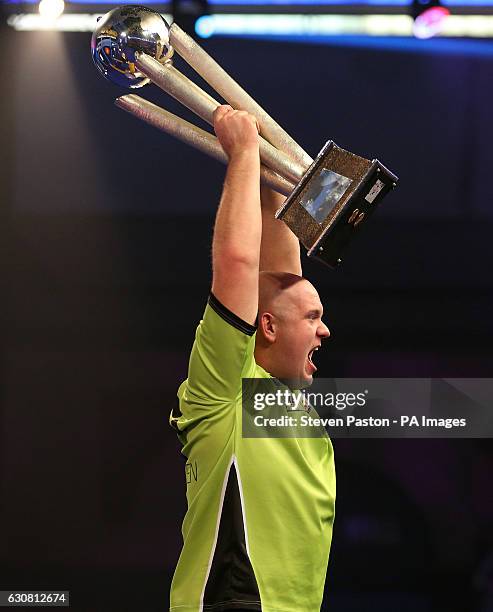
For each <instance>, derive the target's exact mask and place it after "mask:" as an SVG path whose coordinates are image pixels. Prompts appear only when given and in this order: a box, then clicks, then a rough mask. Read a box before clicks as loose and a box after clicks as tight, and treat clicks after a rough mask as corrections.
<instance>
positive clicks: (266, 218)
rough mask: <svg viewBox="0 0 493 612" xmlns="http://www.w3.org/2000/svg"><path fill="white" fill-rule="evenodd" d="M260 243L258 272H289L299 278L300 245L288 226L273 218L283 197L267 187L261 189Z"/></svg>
mask: <svg viewBox="0 0 493 612" xmlns="http://www.w3.org/2000/svg"><path fill="white" fill-rule="evenodd" d="M261 197H262V241H261V248H260V270H268V271H271V272H291V273H292V274H299V275H300V276H301V274H302V269H301V259H300V243H299V241H298V238H296V236H295V235H294V234H293V232H292V231H291V230H290V229H289V228H288V226H287V225H286V224H285V223H284V221H281V220H279V219H276V218H275V217H274V215H275V213H276V211H277V210H278V209H279V208H280V207H281V205H282V203H283V202H284V199H285V198H284V196H282V195H280V194H278V193H276V192H275V191H272V189H269V188H268V187H262V188H261Z"/></svg>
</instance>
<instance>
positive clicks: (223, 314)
mask: <svg viewBox="0 0 493 612" xmlns="http://www.w3.org/2000/svg"><path fill="white" fill-rule="evenodd" d="M255 332H256V327H255V326H253V325H250V324H248V323H246V322H245V321H243V320H242V319H240V318H239V317H238V316H237V315H235V314H234V313H233V312H231V311H230V310H228V309H227V308H226V307H225V306H223V305H222V304H221V302H219V300H217V299H216V297H215V296H214V295H213V294H212V293H211V294H210V296H209V300H208V303H207V306H206V308H205V312H204V317H203V319H202V321H201V322H200V324H199V326H198V327H197V332H196V335H195V342H194V344H193V347H192V352H191V354H190V362H189V366H188V380H187V395H189V397H190V399H192V397H195V398H196V399H199V400H200V399H202V400H203V399H206V400H208V401H212V402H219V403H224V402H229V401H231V400H234V399H236V397H237V396H238V394H239V393H241V378H242V373H243V372H244V370H245V367H248V368H249V366H250V365H251V363H253V362H254V350H255Z"/></svg>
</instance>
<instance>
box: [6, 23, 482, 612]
mask: <svg viewBox="0 0 493 612" xmlns="http://www.w3.org/2000/svg"><path fill="white" fill-rule="evenodd" d="M0 42H1V44H2V58H3V59H2V65H1V69H2V75H1V83H2V95H1V96H0V111H1V122H0V130H1V138H2V147H1V151H0V155H1V160H0V161H1V164H0V189H1V194H0V196H1V199H0V203H1V215H2V219H1V224H0V225H1V229H0V232H1V234H0V239H1V240H0V244H1V245H2V247H1V252H2V257H1V258H0V259H1V262H2V263H1V266H2V271H3V272H4V279H5V282H4V283H3V287H4V290H3V292H2V294H3V298H2V305H1V310H2V330H1V332H2V333H1V337H2V340H3V342H2V345H3V346H2V370H1V374H2V391H3V393H2V406H1V413H0V462H1V463H0V470H1V471H0V475H1V479H0V494H1V499H2V505H1V509H0V517H1V525H2V530H1V542H2V546H1V547H0V562H1V571H0V588H2V589H7V588H13V587H16V586H24V587H29V588H34V587H45V588H62V587H63V588H71V590H72V598H73V607H74V609H80V610H165V609H166V604H167V593H168V586H169V578H170V575H171V573H172V570H173V567H174V564H175V562H176V558H177V555H178V553H179V549H180V529H179V526H180V521H181V519H182V516H183V512H184V508H185V502H184V484H185V482H184V475H183V468H184V460H183V459H182V458H181V457H180V455H179V446H178V441H177V440H176V439H175V436H174V433H173V432H172V431H171V429H169V428H168V426H167V416H168V412H169V409H170V406H171V403H172V400H173V397H174V394H175V391H176V387H177V385H178V383H179V382H180V381H181V380H182V379H183V378H184V377H185V375H186V366H187V359H188V352H189V349H190V346H191V342H192V340H193V335H194V330H195V326H196V324H197V322H198V320H199V318H200V316H201V313H202V311H203V308H204V304H205V300H206V297H207V293H208V289H209V284H210V243H211V227H212V222H213V216H214V211H215V208H216V206H217V202H218V199H219V197H220V192H221V183H222V180H223V176H224V168H223V167H221V166H220V165H219V164H218V163H217V162H215V161H212V160H209V159H207V158H205V157H204V156H202V155H200V154H198V153H196V152H195V151H193V150H191V149H189V148H187V147H186V146H185V145H182V144H180V143H177V142H174V141H172V140H171V138H170V137H168V136H166V135H164V134H161V133H158V132H157V131H153V130H152V129H151V128H150V127H147V126H144V125H141V124H140V123H139V122H138V121H137V120H136V119H134V118H133V117H130V116H129V115H126V114H125V113H123V112H122V111H120V110H118V109H116V108H115V107H114V106H113V99H114V98H115V97H116V96H117V95H119V94H120V93H124V92H123V91H121V92H120V91H119V90H117V89H116V88H115V87H114V86H112V85H111V84H109V83H107V82H105V81H103V80H102V79H101V78H100V77H99V75H98V74H97V72H96V70H95V69H94V67H93V66H92V63H91V59H90V55H89V36H88V35H87V34H61V33H53V32H47V33H40V32H37V33H35V32H32V33H19V32H14V31H12V30H10V29H8V28H6V26H4V25H2V26H1V30H0ZM435 43H436V44H435ZM203 44H204V46H205V47H206V49H207V50H208V51H209V52H210V53H211V54H212V55H213V56H214V57H216V58H217V59H218V60H219V61H220V63H221V64H222V65H223V66H224V67H225V68H226V69H228V70H229V71H230V73H231V74H232V75H233V76H235V77H236V78H237V79H238V80H239V81H240V82H241V84H242V85H244V86H245V88H246V89H247V90H248V91H249V92H250V93H251V94H252V95H253V96H254V97H255V98H256V99H257V100H258V101H259V102H260V103H261V104H262V105H263V106H264V107H265V108H266V109H268V110H269V111H270V112H271V113H272V115H273V116H274V117H275V118H276V119H277V120H278V121H279V123H281V125H283V126H284V127H285V128H286V129H287V130H288V131H289V132H290V133H291V134H292V135H293V136H294V137H295V138H296V140H298V141H299V142H300V144H302V146H303V147H305V148H306V150H308V151H309V152H310V153H311V154H312V155H315V154H316V153H317V152H318V150H319V149H320V148H321V147H322V145H323V144H324V142H325V141H326V140H327V139H328V138H331V139H333V140H335V141H336V142H337V143H338V144H339V145H340V146H343V147H345V148H348V149H349V150H351V151H354V152H356V153H358V154H361V155H364V156H367V157H370V158H372V157H378V158H379V159H380V160H381V161H383V162H384V163H385V164H387V165H388V166H389V167H390V168H391V169H392V170H393V171H394V172H395V173H396V174H398V175H399V177H400V184H399V188H398V189H397V190H396V191H395V192H394V193H393V194H392V195H390V196H389V197H388V199H387V200H385V201H384V203H383V205H382V207H381V209H380V210H379V212H378V214H377V215H375V216H374V217H373V219H372V222H371V224H370V225H369V227H367V228H365V231H364V232H362V233H361V236H359V237H358V240H357V241H355V242H354V244H353V245H352V246H351V249H350V251H348V253H347V255H346V257H345V261H344V265H343V267H342V268H341V269H339V270H337V271H335V272H332V271H330V270H326V269H324V268H320V267H317V266H314V265H312V264H311V263H310V262H308V263H307V265H306V273H307V275H308V277H309V278H310V279H311V280H313V282H314V283H315V284H316V286H317V287H318V289H319V291H320V294H321V297H322V301H323V302H324V305H325V309H326V313H327V314H326V320H327V324H328V325H329V327H330V328H331V330H332V339H331V341H330V342H329V343H328V344H327V345H326V347H325V348H324V350H323V351H322V352H320V353H319V355H320V356H319V359H318V361H319V371H320V372H321V374H322V375H324V376H339V377H341V376H365V377H367V376H389V377H390V376H413V377H415V376H458V377H467V376H474V377H479V376H486V377H490V376H491V375H492V366H493V357H492V355H491V345H492V339H493V323H492V320H493V318H492V303H493V302H492V280H491V277H492V274H491V269H492V263H493V255H492V247H491V245H492V235H493V188H492V181H491V173H492V168H493V153H492V147H491V145H490V143H491V140H492V137H493V128H492V121H491V107H492V93H493V92H492V87H493V86H492V82H493V81H492V76H493V57H492V56H491V55H490V54H489V53H485V51H484V49H485V43H482V45H477V46H475V45H474V44H473V43H472V42H470V44H469V45H468V47H467V48H466V49H465V48H464V47H462V48H460V47H459V48H456V47H452V49H450V47H446V46H444V45H442V42H440V41H432V43H431V44H428V45H427V46H426V47H425V50H422V49H420V48H419V47H417V46H416V43H413V44H412V45H409V46H408V48H407V49H406V48H404V47H403V48H392V47H389V48H386V49H379V48H377V47H372V48H365V47H364V46H361V45H358V46H350V45H349V46H343V45H338V44H333V45H332V44H325V43H323V42H322V41H319V42H318V43H317V44H306V43H294V42H289V41H284V42H275V41H268V40H265V41H260V40H257V41H255V40H219V39H217V40H216V39H211V40H208V41H205V42H204V43H203ZM435 51H437V52H436V53H435ZM179 65H180V67H181V66H182V63H181V62H180V63H179ZM141 94H142V95H143V96H144V97H147V98H149V99H152V100H154V101H157V102H158V103H159V104H161V105H162V106H166V108H168V109H170V110H172V111H174V112H177V113H180V114H182V115H183V116H185V117H188V118H190V115H189V114H188V113H187V112H184V111H182V110H181V109H180V108H179V107H178V106H177V105H176V104H175V103H174V102H173V101H171V100H170V99H168V97H167V96H166V94H164V93H162V92H160V91H159V90H156V89H155V88H154V87H148V88H145V89H144V90H142V92H141ZM334 445H335V449H336V454H337V460H338V463H337V469H338V482H339V489H338V509H337V519H336V525H335V536H334V545H333V551H332V555H331V561H330V567H329V578H328V582H327V603H326V605H325V607H324V610H330V612H341V611H344V612H349V611H353V610H355V611H356V610H357V611H358V612H365V611H367V610H379V612H386V611H391V612H395V611H396V610H401V611H407V610H409V611H412V612H424V611H433V612H438V611H440V612H442V611H443V612H473V611H476V610H483V611H484V610H486V607H484V606H485V605H486V604H485V603H484V601H485V600H484V598H483V595H484V591H481V585H482V584H483V583H482V582H481V579H480V577H479V578H478V576H480V574H481V570H480V569H479V568H480V566H481V563H484V560H485V559H486V558H487V556H488V554H489V555H491V554H492V552H491V551H492V546H493V542H492V539H493V538H492V533H493V520H492V519H493V499H492V493H491V490H492V487H491V475H492V470H493V460H492V454H491V441H490V440H484V441H477V440H476V441H469V440H436V441H434V440H402V441H400V440H385V441H384V440H355V441H342V440H341V441H337V440H336V441H335V443H334ZM277 511H280V509H278V510H277ZM280 571H281V570H280ZM490 588H491V583H490ZM96 595H98V596H99V597H100V598H102V603H101V604H95V603H94V602H93V598H94V597H95V596H96ZM482 598H483V599H482ZM488 609H489V608H488ZM300 612H302V611H300Z"/></svg>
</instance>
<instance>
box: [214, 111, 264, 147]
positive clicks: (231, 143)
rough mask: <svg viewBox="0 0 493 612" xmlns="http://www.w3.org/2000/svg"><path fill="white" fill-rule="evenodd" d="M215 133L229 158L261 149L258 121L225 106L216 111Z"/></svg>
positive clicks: (247, 114) (242, 112) (251, 116)
mask: <svg viewBox="0 0 493 612" xmlns="http://www.w3.org/2000/svg"><path fill="white" fill-rule="evenodd" d="M214 131H215V132H216V136H217V137H218V139H219V142H220V143H221V145H222V147H223V149H224V150H225V151H226V153H227V155H228V157H229V158H230V159H231V157H234V156H235V155H237V154H239V153H243V152H245V151H248V150H257V151H258V147H259V140H258V135H259V125H258V121H257V119H256V118H255V117H254V116H253V115H250V113H247V112H246V111H237V110H234V109H233V108H231V106H228V105H227V104H223V105H221V106H218V107H217V108H216V110H215V111H214Z"/></svg>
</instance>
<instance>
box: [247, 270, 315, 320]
mask: <svg viewBox="0 0 493 612" xmlns="http://www.w3.org/2000/svg"><path fill="white" fill-rule="evenodd" d="M307 282H308V281H307V280H306V279H304V278H303V277H302V276H298V275H297V274H291V273H290V272H260V275H259V297H258V310H259V314H262V313H263V312H266V311H270V312H272V313H273V314H276V315H278V316H282V314H283V311H284V310H285V309H286V307H287V306H288V305H289V303H290V302H292V301H293V300H295V298H296V289H297V287H298V286H299V285H300V284H301V283H307Z"/></svg>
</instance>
